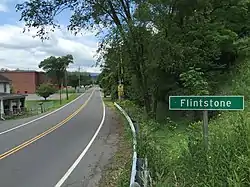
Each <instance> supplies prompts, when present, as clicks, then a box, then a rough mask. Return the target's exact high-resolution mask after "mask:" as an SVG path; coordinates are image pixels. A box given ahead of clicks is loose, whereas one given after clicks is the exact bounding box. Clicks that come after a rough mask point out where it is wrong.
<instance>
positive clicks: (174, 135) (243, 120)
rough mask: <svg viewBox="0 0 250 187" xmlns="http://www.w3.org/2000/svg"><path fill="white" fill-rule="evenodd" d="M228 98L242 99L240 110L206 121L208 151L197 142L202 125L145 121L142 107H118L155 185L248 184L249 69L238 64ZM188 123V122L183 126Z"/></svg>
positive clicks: (238, 186)
mask: <svg viewBox="0 0 250 187" xmlns="http://www.w3.org/2000/svg"><path fill="white" fill-rule="evenodd" d="M234 75H236V76H235V77H234V80H233V81H232V83H230V84H228V85H230V86H231V87H230V88H227V89H225V90H229V92H228V94H238V95H245V106H246V109H245V111H239V112H224V113H222V114H219V115H218V116H216V117H214V118H213V119H212V120H210V121H209V148H208V150H206V149H205V146H204V142H203V138H202V122H201V121H200V122H193V123H189V125H188V127H187V128H183V126H182V125H183V124H181V123H179V122H178V121H172V120H171V119H170V118H166V119H167V120H165V122H161V123H158V122H156V121H154V120H149V119H146V118H145V117H144V115H143V112H142V110H141V108H139V107H137V106H135V105H133V104H132V103H130V102H128V101H126V102H123V103H122V106H123V108H125V109H126V110H127V111H129V112H130V115H131V116H132V117H133V118H134V119H136V120H137V122H138V123H139V126H140V136H139V144H138V146H139V148H138V152H139V155H140V157H144V156H146V157H147V158H148V161H149V168H150V171H151V176H152V178H153V186H157V187H172V186H173V187H184V186H185V187H190V186H194V187H204V186H205V187H220V186H221V187H224V186H225V187H227V186H228V187H231V186H234V187H245V186H246V187H247V186H250V113H249V112H248V111H249V107H248V106H249V103H250V101H249V96H248V95H249V94H250V65H249V63H244V64H242V65H241V66H240V67H239V68H238V69H237V72H235V74H234ZM187 123H188V122H187Z"/></svg>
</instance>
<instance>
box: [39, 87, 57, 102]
mask: <svg viewBox="0 0 250 187" xmlns="http://www.w3.org/2000/svg"><path fill="white" fill-rule="evenodd" d="M56 91H57V90H56V88H55V87H54V86H53V85H52V84H49V83H45V84H41V85H40V86H39V87H38V88H37V90H36V94H37V95H39V96H41V97H43V98H44V99H45V100H46V99H47V98H48V97H49V96H50V95H52V94H54V93H56Z"/></svg>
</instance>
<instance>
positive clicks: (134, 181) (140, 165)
mask: <svg viewBox="0 0 250 187" xmlns="http://www.w3.org/2000/svg"><path fill="white" fill-rule="evenodd" d="M114 105H115V106H116V108H118V110H120V112H121V113H122V114H123V115H124V116H125V118H126V119H127V121H128V123H129V125H130V128H131V131H132V135H133V159H132V168H131V175H130V187H149V186H151V178H150V175H149V171H148V162H147V158H145V159H143V158H138V154H137V134H138V132H139V127H138V124H137V123H136V124H135V125H134V123H135V121H133V120H132V119H131V118H130V117H129V115H128V114H127V113H126V112H125V111H124V110H123V109H122V107H120V106H119V105H118V104H117V103H114ZM148 181H149V182H148Z"/></svg>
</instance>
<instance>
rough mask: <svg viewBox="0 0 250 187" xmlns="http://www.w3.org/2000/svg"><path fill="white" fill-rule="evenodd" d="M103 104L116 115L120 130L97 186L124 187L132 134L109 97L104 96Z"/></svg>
mask: <svg viewBox="0 0 250 187" xmlns="http://www.w3.org/2000/svg"><path fill="white" fill-rule="evenodd" d="M104 102H105V105H106V106H107V107H109V109H111V110H112V111H113V112H114V114H115V115H116V116H117V117H118V119H119V120H118V121H119V124H118V125H119V126H120V132H119V141H118V149H117V151H116V153H115V155H114V156H113V158H112V159H111V161H110V164H109V165H107V166H106V167H105V168H104V171H103V173H102V179H101V181H100V183H99V187H107V186H108V187H124V186H129V180H130V170H131V163H132V135H131V130H130V128H129V125H128V123H127V121H126V119H125V118H124V117H123V115H122V114H121V113H120V112H119V111H118V110H117V109H116V107H115V106H114V104H113V102H111V100H110V99H109V98H104Z"/></svg>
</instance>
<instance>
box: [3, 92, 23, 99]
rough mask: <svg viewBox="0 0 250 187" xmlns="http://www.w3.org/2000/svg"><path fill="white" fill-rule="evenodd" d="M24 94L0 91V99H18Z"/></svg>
mask: <svg viewBox="0 0 250 187" xmlns="http://www.w3.org/2000/svg"><path fill="white" fill-rule="evenodd" d="M25 96H27V95H24V94H9V93H0V99H3V100H5V99H20V98H25Z"/></svg>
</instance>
